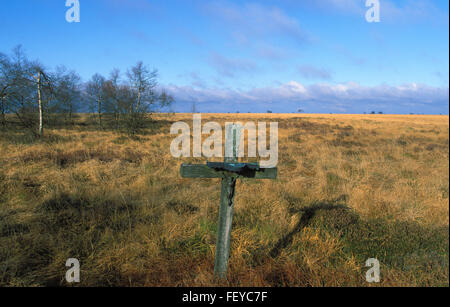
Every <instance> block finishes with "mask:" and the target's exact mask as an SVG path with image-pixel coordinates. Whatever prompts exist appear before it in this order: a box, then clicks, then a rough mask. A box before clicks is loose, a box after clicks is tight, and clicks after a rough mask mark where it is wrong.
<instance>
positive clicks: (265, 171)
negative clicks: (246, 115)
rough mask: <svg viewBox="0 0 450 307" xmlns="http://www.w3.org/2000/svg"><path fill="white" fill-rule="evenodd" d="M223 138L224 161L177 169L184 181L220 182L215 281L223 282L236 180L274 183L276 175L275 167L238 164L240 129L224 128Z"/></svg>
mask: <svg viewBox="0 0 450 307" xmlns="http://www.w3.org/2000/svg"><path fill="white" fill-rule="evenodd" d="M225 135H226V138H225V159H224V162H223V163H221V162H207V164H206V165H205V164H196V165H193V164H182V165H181V169H180V171H181V177H183V178H222V192H221V195H220V209H219V225H218V230H217V244H216V260H215V266H214V275H215V276H216V278H217V277H218V278H226V276H227V268H228V258H229V255H230V237H231V224H232V220H233V208H234V195H235V193H234V192H235V187H236V180H237V179H238V178H252V179H276V178H277V172H278V170H277V168H276V167H274V168H260V167H259V164H258V163H238V153H239V144H240V138H241V135H242V126H241V125H236V124H229V125H227V126H226V134H225Z"/></svg>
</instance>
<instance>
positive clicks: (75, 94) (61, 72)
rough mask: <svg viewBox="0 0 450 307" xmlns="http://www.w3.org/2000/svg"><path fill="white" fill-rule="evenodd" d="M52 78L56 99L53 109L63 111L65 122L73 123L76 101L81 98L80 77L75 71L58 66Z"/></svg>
mask: <svg viewBox="0 0 450 307" xmlns="http://www.w3.org/2000/svg"><path fill="white" fill-rule="evenodd" d="M54 80H55V85H54V87H55V88H54V91H55V98H56V101H57V106H56V108H55V111H56V112H60V113H63V114H64V115H65V119H66V122H69V123H70V124H73V114H74V112H75V111H76V103H77V102H79V101H80V98H81V78H80V76H79V75H78V74H77V73H76V72H75V71H69V70H67V68H65V67H64V66H59V67H57V69H56V72H55V74H54Z"/></svg>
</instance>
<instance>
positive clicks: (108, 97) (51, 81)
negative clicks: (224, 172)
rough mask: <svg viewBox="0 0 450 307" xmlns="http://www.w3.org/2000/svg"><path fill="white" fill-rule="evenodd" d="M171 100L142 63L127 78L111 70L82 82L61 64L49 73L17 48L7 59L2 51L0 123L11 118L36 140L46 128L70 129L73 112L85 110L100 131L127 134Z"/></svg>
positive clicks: (140, 126) (129, 71) (136, 128)
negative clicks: (106, 129) (120, 131)
mask: <svg viewBox="0 0 450 307" xmlns="http://www.w3.org/2000/svg"><path fill="white" fill-rule="evenodd" d="M173 102H174V98H173V97H172V96H171V95H169V94H168V93H167V92H166V91H165V90H164V89H161V88H160V87H159V86H158V71H157V70H156V69H149V68H148V67H147V66H146V65H144V63H143V62H138V63H137V64H136V65H135V66H133V67H131V68H129V69H128V70H127V71H126V72H125V74H121V72H120V71H119V70H118V69H113V70H112V72H111V73H110V75H109V76H108V77H104V76H102V75H100V74H95V75H94V76H92V78H91V79H90V80H89V81H87V82H82V80H81V77H80V76H79V75H78V74H77V72H75V71H73V70H69V69H67V68H66V67H64V66H58V67H56V69H55V70H53V71H51V70H49V69H48V68H46V67H45V66H44V65H43V64H42V63H40V62H39V61H32V60H29V59H28V58H27V56H26V54H25V53H24V51H23V48H22V47H21V46H17V47H15V48H14V49H13V50H12V52H11V54H10V55H7V54H3V53H0V112H1V118H0V121H1V123H0V125H1V126H2V127H6V126H7V125H8V121H9V119H10V118H12V116H10V115H15V116H14V117H15V118H16V121H18V122H19V123H20V126H22V127H23V128H25V129H28V130H29V131H31V132H32V133H33V134H34V135H36V136H42V135H43V134H44V128H45V127H51V126H55V125H73V124H74V117H75V114H76V113H78V112H79V111H81V110H89V112H90V113H91V114H93V116H94V118H95V122H96V124H97V125H98V127H99V128H101V129H105V128H113V129H118V130H124V131H126V132H128V133H130V134H134V133H136V132H138V131H139V130H140V129H141V128H143V127H144V126H145V119H146V118H147V115H148V114H149V113H152V112H154V111H156V110H157V109H158V108H162V107H166V106H169V105H171V104H172V103H173Z"/></svg>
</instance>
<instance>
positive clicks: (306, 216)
mask: <svg viewBox="0 0 450 307" xmlns="http://www.w3.org/2000/svg"><path fill="white" fill-rule="evenodd" d="M338 209H344V210H349V208H348V207H347V206H344V205H342V204H336V203H335V202H321V203H316V204H313V205H311V206H309V207H305V208H301V209H299V210H297V212H303V215H302V217H301V218H300V220H299V221H298V223H297V224H296V225H295V227H294V229H292V230H291V231H290V232H289V233H288V234H286V235H285V236H284V237H283V238H281V239H280V240H279V241H278V242H277V243H276V244H275V246H274V247H273V248H272V249H271V251H270V253H269V254H270V256H271V257H272V258H276V257H278V256H279V255H280V253H281V251H282V250H283V249H285V248H286V247H287V246H289V244H291V243H292V240H293V238H294V235H296V234H297V233H300V232H301V231H302V230H303V229H304V228H305V227H307V226H308V225H309V224H310V223H311V221H312V219H313V218H314V216H315V215H316V213H317V211H319V210H338Z"/></svg>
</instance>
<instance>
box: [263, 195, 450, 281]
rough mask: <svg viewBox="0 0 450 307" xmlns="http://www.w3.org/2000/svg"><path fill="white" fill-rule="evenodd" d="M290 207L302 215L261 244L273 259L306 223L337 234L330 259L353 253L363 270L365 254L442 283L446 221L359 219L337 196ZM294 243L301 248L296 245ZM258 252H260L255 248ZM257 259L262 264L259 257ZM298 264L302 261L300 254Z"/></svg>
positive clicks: (422, 278) (446, 265) (336, 260)
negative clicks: (437, 223)
mask: <svg viewBox="0 0 450 307" xmlns="http://www.w3.org/2000/svg"><path fill="white" fill-rule="evenodd" d="M291 211H292V213H295V212H298V213H302V216H301V218H300V220H299V222H298V223H297V224H296V225H295V226H294V227H293V229H292V230H291V231H290V232H289V233H287V234H286V235H284V236H283V237H282V238H280V239H279V240H278V241H277V242H276V243H275V244H274V245H273V247H272V248H271V249H269V251H267V249H266V253H267V254H268V255H269V256H270V257H271V259H273V260H274V261H276V258H277V257H279V256H280V254H281V253H282V251H286V252H287V253H288V254H289V250H290V249H291V248H292V247H293V246H292V244H293V241H294V240H293V239H294V237H295V236H299V235H300V236H301V233H302V230H303V229H304V228H306V227H309V228H312V229H317V230H321V231H325V232H327V233H329V234H330V235H332V236H333V237H336V238H339V240H340V241H341V243H342V248H341V249H340V250H339V251H338V252H337V253H335V254H334V255H333V256H332V257H331V258H332V259H330V261H332V262H333V263H339V262H341V261H344V259H351V258H354V259H355V260H356V261H357V263H360V264H361V268H362V269H363V268H364V263H365V261H366V260H367V259H368V258H376V259H378V260H379V261H380V262H381V264H382V265H383V267H384V268H385V270H387V269H389V268H390V269H394V270H398V271H401V272H403V273H405V274H408V275H411V276H415V280H416V282H417V283H418V284H423V285H448V278H449V227H448V226H432V225H429V226H423V225H421V224H419V223H417V222H414V221H391V220H386V219H380V218H377V219H362V218H360V217H359V216H358V215H357V214H356V213H355V212H354V211H353V210H351V209H350V208H348V207H347V206H345V205H344V204H343V203H339V200H335V201H330V202H320V203H314V204H312V205H310V206H307V207H304V208H300V209H295V210H291ZM295 248H300V250H301V248H302V247H301V245H300V246H296V247H295ZM267 254H266V255H267ZM259 256H260V257H261V256H262V255H261V253H259ZM263 259H264V257H262V259H259V260H263ZM255 260H257V259H255ZM266 260H267V256H266ZM257 263H258V264H259V265H262V264H263V263H264V261H263V262H261V261H258V262H257ZM299 263H302V260H301V259H300V262H299ZM361 274H362V273H361ZM361 276H362V275H361Z"/></svg>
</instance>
